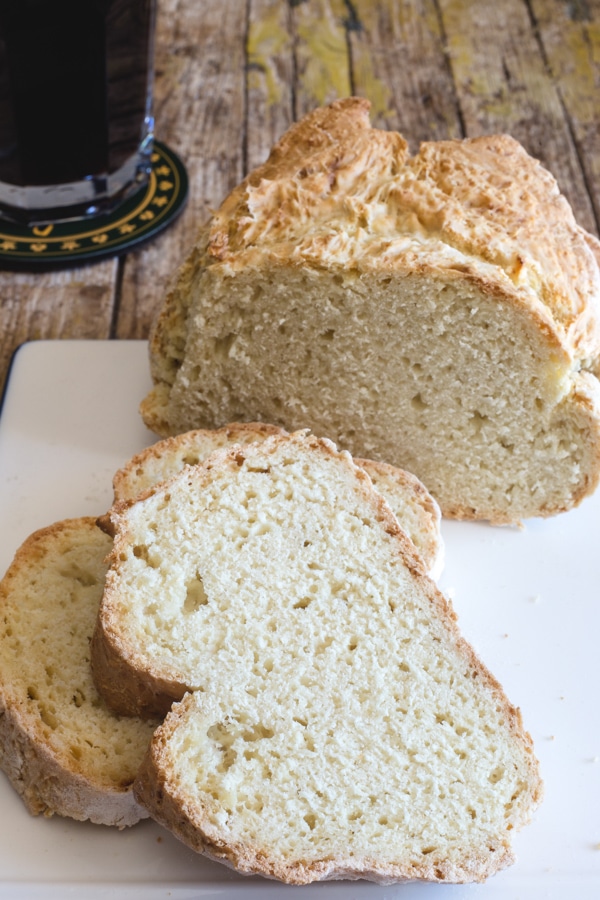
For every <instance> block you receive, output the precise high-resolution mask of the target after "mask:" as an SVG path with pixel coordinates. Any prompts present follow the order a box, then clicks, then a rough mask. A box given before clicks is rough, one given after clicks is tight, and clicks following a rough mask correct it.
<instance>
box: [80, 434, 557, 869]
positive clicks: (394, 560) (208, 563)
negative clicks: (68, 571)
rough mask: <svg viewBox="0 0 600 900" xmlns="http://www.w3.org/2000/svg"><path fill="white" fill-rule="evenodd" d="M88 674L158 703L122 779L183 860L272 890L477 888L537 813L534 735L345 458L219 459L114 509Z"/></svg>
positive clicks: (507, 857) (232, 453)
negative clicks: (330, 881) (129, 776)
mask: <svg viewBox="0 0 600 900" xmlns="http://www.w3.org/2000/svg"><path fill="white" fill-rule="evenodd" d="M111 516H112V521H113V524H114V528H115V532H116V533H115V539H114V548H113V552H112V556H111V564H110V571H109V573H108V575H107V580H106V589H105V593H104V598H103V601H102V607H101V613H100V617H99V623H98V627H97V629H96V631H95V635H94V640H93V652H92V657H93V665H94V670H95V675H96V679H97V682H98V685H99V687H100V689H101V690H102V692H103V693H105V694H106V696H107V698H108V699H109V701H110V702H111V703H113V704H115V705H116V707H118V708H120V709H122V711H124V712H133V711H134V710H136V709H137V710H139V711H140V712H145V711H148V710H163V709H165V708H166V707H167V706H168V705H169V702H170V699H171V698H172V697H177V696H179V697H182V696H183V695H184V692H185V691H191V692H192V693H191V694H190V695H188V696H185V697H184V699H183V701H182V703H181V704H180V705H177V706H176V707H174V709H173V711H172V712H171V713H170V714H169V715H168V716H167V719H166V721H165V724H164V726H162V727H161V728H160V729H159V730H158V731H157V734H156V736H155V738H154V740H153V743H152V747H151V753H150V754H149V756H148V757H147V759H146V762H145V764H144V765H143V766H142V768H141V769H140V774H139V776H138V779H137V780H136V785H135V791H136V796H138V798H139V799H140V801H141V802H142V803H144V804H145V805H146V806H147V807H148V809H149V811H150V813H151V815H152V816H153V817H155V818H156V819H157V820H158V821H159V822H161V823H162V824H164V825H165V826H166V827H168V828H170V829H171V830H172V831H173V832H174V833H175V834H176V835H177V836H178V837H180V838H181V839H182V840H183V841H185V842H186V843H187V844H189V845H190V846H191V847H193V848H194V849H196V850H199V851H202V852H204V853H207V854H208V855H210V856H212V857H214V858H215V859H218V860H221V861H223V862H226V863H228V864H231V865H233V866H234V867H235V868H236V869H238V870H239V871H241V872H246V873H251V872H252V873H260V874H263V875H266V876H269V877H274V878H278V879H280V880H282V881H285V882H291V883H306V882H310V881H314V880H318V879H326V878H369V879H373V880H377V881H396V880H405V879H425V880H432V881H463V880H466V881H469V880H482V879H484V878H486V877H487V876H488V875H490V874H492V873H493V872H495V871H497V870H498V869H499V868H501V867H503V866H505V865H507V864H508V863H509V862H511V860H512V851H511V849H510V843H509V841H510V836H511V833H512V831H513V829H515V828H518V827H519V826H521V825H523V824H524V823H525V822H526V821H527V820H528V819H529V817H530V815H531V813H532V810H533V809H534V807H535V805H536V804H537V802H538V800H539V799H540V795H541V784H540V779H539V774H538V770H537V764H536V761H535V758H534V756H533V753H532V745H531V740H530V738H529V736H528V735H527V734H526V732H525V731H524V730H523V727H522V723H521V718H520V714H519V712H518V710H517V709H515V708H514V707H513V706H511V705H510V703H509V702H508V700H507V699H506V697H505V695H504V694H503V692H502V689H501V688H500V685H499V684H498V683H497V682H496V681H495V680H494V678H493V677H492V676H491V675H490V673H489V672H488V671H487V670H486V669H485V668H484V666H483V665H482V664H481V662H479V661H478V660H477V658H476V657H475V655H474V653H473V650H472V649H471V648H470V646H468V645H467V643H466V642H465V641H464V640H463V639H462V638H461V636H460V634H459V632H458V629H457V626H456V624H455V617H454V615H453V613H452V611H451V609H450V607H449V605H448V603H447V601H446V600H445V598H444V597H443V596H442V594H441V593H440V592H439V591H438V590H437V588H436V587H435V585H434V583H433V582H432V581H431V580H430V579H429V578H428V577H427V576H426V575H424V574H423V569H422V564H421V562H420V559H419V557H418V556H417V554H416V551H415V549H414V547H413V546H412V544H411V542H410V541H409V540H408V538H407V537H406V535H405V534H404V532H403V531H402V530H401V529H400V528H399V526H398V524H397V521H396V519H395V517H394V516H393V515H392V514H391V512H390V510H389V507H388V506H387V504H386V503H385V501H384V500H383V499H382V498H381V497H380V496H378V494H377V493H376V491H375V490H374V489H373V486H372V484H371V482H370V480H369V478H368V477H367V476H366V474H365V473H364V472H363V470H362V469H360V468H359V467H357V466H355V465H354V463H353V462H352V459H351V457H350V456H349V454H347V453H338V452H337V451H336V449H335V447H334V446H333V445H332V444H331V443H330V442H329V441H324V440H319V439H317V438H315V437H311V436H306V435H303V434H295V435H291V436H280V437H273V438H268V439H267V440H265V441H264V442H262V443H260V444H259V443H255V444H250V445H248V446H246V447H234V448H231V449H230V450H229V451H226V450H223V451H220V452H218V453H216V454H214V455H213V456H212V457H210V459H209V460H208V461H207V462H206V463H205V464H204V465H200V466H196V467H193V468H192V467H190V468H187V469H185V470H184V471H183V472H182V473H180V474H179V475H177V476H175V477H174V478H172V479H171V480H170V481H169V482H167V483H165V484H162V485H160V486H158V487H157V488H156V489H155V491H154V492H153V493H150V494H147V495H146V496H145V497H144V498H143V499H141V500H139V501H138V502H135V503H133V504H131V505H120V506H119V505H117V507H116V508H114V509H113V511H112V513H111Z"/></svg>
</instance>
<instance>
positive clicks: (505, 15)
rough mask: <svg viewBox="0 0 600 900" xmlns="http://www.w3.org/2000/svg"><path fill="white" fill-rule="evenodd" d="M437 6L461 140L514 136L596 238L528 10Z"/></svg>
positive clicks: (504, 3) (453, 2)
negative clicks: (546, 171)
mask: <svg viewBox="0 0 600 900" xmlns="http://www.w3.org/2000/svg"><path fill="white" fill-rule="evenodd" d="M554 5H555V6H556V5H557V4H556V3H555V4H554ZM439 7H440V11H441V15H442V22H443V27H444V33H445V35H446V41H447V49H448V53H449V59H450V66H451V71H452V75H453V77H454V83H455V85H456V91H457V95H458V99H459V103H460V108H461V113H462V117H463V121H464V124H465V130H466V133H467V134H468V135H470V136H474V135H477V134H486V133H488V134H489V133H493V132H499V131H504V132H507V133H509V134H512V135H513V137H515V138H517V139H518V140H519V141H521V143H522V144H523V145H524V146H525V147H526V148H527V150H528V151H529V152H530V153H531V154H532V155H533V156H535V157H537V158H539V159H540V160H541V161H542V162H543V163H544V165H545V166H546V167H547V168H548V169H549V170H550V171H551V172H552V173H553V174H554V175H555V177H556V178H557V180H558V182H559V184H560V187H561V189H562V190H563V192H564V193H565V195H566V196H567V198H568V199H569V201H570V203H571V205H572V206H573V208H574V210H575V214H576V216H577V218H578V220H579V222H580V223H581V225H583V227H584V228H587V229H588V230H591V231H593V230H594V229H595V219H594V214H593V209H592V205H591V202H590V197H589V194H588V191H587V188H586V184H585V179H584V177H583V174H582V171H581V166H580V163H579V159H578V155H577V148H576V146H575V144H574V141H573V137H572V134H571V130H570V126H569V122H568V119H567V117H566V116H565V110H564V108H563V104H562V102H561V98H560V95H559V92H558V90H557V86H556V84H555V82H554V81H553V79H552V76H551V74H550V72H549V71H548V66H547V63H546V60H545V58H544V54H543V53H542V50H541V46H540V40H539V37H538V34H537V32H536V28H535V23H534V22H533V21H532V18H531V15H530V12H529V9H528V6H527V4H526V3H525V2H523V0H439Z"/></svg>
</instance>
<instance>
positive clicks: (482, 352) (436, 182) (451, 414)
mask: <svg viewBox="0 0 600 900" xmlns="http://www.w3.org/2000/svg"><path fill="white" fill-rule="evenodd" d="M599 247H600V245H599V244H598V241H597V240H596V239H595V238H594V237H593V236H591V235H589V234H587V233H586V232H584V231H583V230H582V229H581V228H580V227H579V226H578V225H577V223H576V222H575V219H574V217H573V213H572V211H571V209H570V207H569V206H568V204H567V202H566V200H565V198H564V197H563V196H561V194H560V192H559V189H558V187H557V184H556V182H555V180H554V178H553V177H552V176H551V175H550V174H549V173H548V172H547V171H545V170H544V169H543V168H542V166H541V165H540V164H539V163H538V162H537V161H536V160H534V159H532V158H531V157H530V156H529V155H528V154H527V153H526V152H525V150H524V149H523V147H521V145H520V144H519V143H517V141H515V140H513V139H512V138H510V137H508V136H507V135H495V136H487V137H479V138H475V139H469V140H463V141H442V142H435V143H424V144H422V145H421V148H420V150H419V152H418V153H417V154H416V155H413V156H411V155H410V154H409V152H408V149H407V143H406V141H405V140H404V138H403V137H402V136H401V135H399V134H397V133H394V132H389V131H380V130H377V129H375V128H372V127H371V126H370V124H369V114H368V103H367V101H365V100H361V99H357V98H351V99H347V100H342V101H337V102H335V103H334V104H333V105H331V106H329V107H327V108H323V109H318V110H316V111H315V112H314V113H312V114H310V115H308V116H307V117H306V118H304V119H303V120H302V121H301V122H300V123H298V124H296V125H294V126H293V127H292V128H291V129H290V130H289V131H288V132H287V133H286V134H285V135H284V136H283V138H282V139H281V140H280V141H279V143H278V144H277V145H276V146H275V147H274V149H273V151H272V153H271V155H270V157H269V159H268V160H267V162H265V163H264V164H263V165H262V166H260V167H259V168H257V169H256V170H255V171H253V172H252V173H251V174H250V175H249V176H248V177H247V178H246V179H245V180H244V181H243V183H242V184H241V185H240V186H239V187H237V188H236V189H235V190H234V191H233V192H232V194H231V195H230V196H229V197H228V198H227V199H226V200H225V201H224V203H223V204H222V206H221V208H220V209H219V210H218V211H217V212H216V213H215V215H214V217H213V219H212V221H211V222H210V223H209V225H208V227H207V228H206V229H205V230H204V231H203V233H202V235H201V236H200V238H199V240H198V242H197V245H196V246H195V247H194V249H193V251H192V253H191V255H190V257H189V259H188V260H187V261H186V263H185V264H184V265H183V267H182V269H181V271H180V273H179V275H178V277H177V279H176V281H175V284H174V287H173V289H172V290H171V291H170V293H169V294H168V296H167V298H166V301H165V305H164V308H163V309H162V311H161V312H160V315H159V317H158V319H157V321H156V323H155V326H154V330H153V334H152V338H151V345H150V354H151V371H152V376H153V379H154V382H155V386H154V388H153V390H152V391H151V393H150V394H149V395H148V397H147V398H146V399H145V400H144V401H143V403H142V415H143V417H144V419H145V421H146V424H147V425H148V426H149V427H150V428H152V429H153V430H155V431H156V432H157V433H158V434H161V435H167V434H174V433H177V432H181V431H187V430H189V429H193V428H205V427H211V428H212V427H215V426H220V425H222V424H224V423H226V422H230V421H236V420H237V421H239V420H242V421H249V420H262V421H268V422H274V423H277V424H280V425H282V426H283V427H285V428H286V429H289V430H295V429H298V428H304V427H309V428H311V429H312V430H313V432H314V433H316V434H321V435H327V436H328V437H330V438H331V439H333V440H335V441H336V442H337V443H338V445H339V446H340V447H343V448H345V449H348V450H349V451H350V452H351V453H352V454H353V455H354V456H360V457H367V458H373V459H380V460H385V461H386V462H388V463H391V464H393V465H395V466H399V467H402V468H404V469H407V470H408V471H410V472H414V473H415V474H416V475H417V476H418V477H419V478H420V479H421V480H422V481H423V483H424V484H425V485H426V487H427V488H428V490H430V491H431V493H432V494H433V495H434V496H435V497H436V499H437V500H438V502H439V503H440V505H441V508H442V513H443V514H444V515H447V516H454V517H459V518H483V519H489V520H491V521H492V522H496V523H510V522H518V521H521V520H522V519H525V518H527V517H530V516H549V515H552V514H554V513H558V512H560V511H563V510H566V509H569V508H571V507H572V506H574V505H576V504H577V503H578V502H580V501H581V499H582V498H583V497H585V496H586V495H588V494H589V493H590V492H592V491H593V490H594V489H595V487H596V485H597V483H598V477H599V472H600V387H599V383H598V377H597V376H598V374H599V371H600V362H599V360H600V269H599V264H598V260H599V259H600V252H599Z"/></svg>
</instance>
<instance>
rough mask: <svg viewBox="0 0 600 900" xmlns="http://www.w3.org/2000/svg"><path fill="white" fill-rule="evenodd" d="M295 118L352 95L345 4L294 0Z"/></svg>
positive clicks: (319, 0)
mask: <svg viewBox="0 0 600 900" xmlns="http://www.w3.org/2000/svg"><path fill="white" fill-rule="evenodd" d="M291 6H292V14H293V15H292V28H293V35H294V48H295V59H296V79H295V85H296V87H295V97H294V100H295V103H294V118H296V119H299V118H301V117H302V116H303V115H305V114H306V113H307V112H310V111H311V110H312V109H314V108H315V107H316V106H323V105H324V104H326V103H331V102H332V101H333V100H335V99H337V98H338V97H349V96H350V94H351V93H352V81H351V78H350V48H349V44H348V40H347V34H346V26H345V23H346V19H347V17H348V4H347V3H345V2H344V0H309V2H302V0H292V2H291Z"/></svg>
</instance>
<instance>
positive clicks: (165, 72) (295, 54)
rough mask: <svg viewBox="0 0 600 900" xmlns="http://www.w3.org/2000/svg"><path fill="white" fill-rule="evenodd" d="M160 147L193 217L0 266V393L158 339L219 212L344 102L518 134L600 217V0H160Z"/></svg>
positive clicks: (591, 217)
mask: <svg viewBox="0 0 600 900" xmlns="http://www.w3.org/2000/svg"><path fill="white" fill-rule="evenodd" d="M158 3H159V13H158V24H157V44H156V79H155V116H156V134H157V137H158V138H160V139H161V140H162V141H164V142H165V143H167V144H168V145H169V146H170V147H171V148H172V149H173V150H175V151H176V152H177V153H179V155H180V156H181V157H182V159H183V160H184V162H185V165H186V167H187V170H188V175H189V179H190V197H189V201H188V205H187V207H186V209H185V211H184V213H183V214H182V215H181V216H180V218H179V219H178V220H177V221H176V223H175V224H174V225H173V226H172V227H171V228H169V229H168V230H167V231H165V232H164V233H163V234H161V235H160V236H158V237H157V238H156V239H155V240H154V241H152V242H151V243H148V244H147V245H145V246H143V247H141V248H139V249H138V250H136V251H134V252H131V253H130V254H129V255H127V256H125V257H121V258H114V259H109V260H105V261H102V262H99V263H96V264H93V265H87V266H82V267H79V268H76V269H71V270H65V271H58V272H57V271H55V272H51V273H37V274H24V273H14V272H0V391H1V390H2V387H3V385H4V382H5V379H6V374H7V371H8V366H9V363H10V360H11V357H12V355H13V353H14V351H15V349H16V348H17V347H18V346H20V345H21V344H22V343H23V342H24V341H28V340H36V339H56V338H71V339H73V338H78V339H81V338H84V339H90V340H92V339H120V338H121V339H122V338H134V339H145V338H146V337H147V336H148V331H149V327H150V324H151V321H152V319H153V316H154V314H155V312H156V310H157V309H158V307H159V306H160V304H161V301H162V298H163V295H164V292H165V287H166V284H167V282H168V280H169V278H170V276H171V274H172V273H173V272H174V270H175V269H176V267H177V265H178V264H179V263H180V262H181V261H182V260H183V258H184V257H185V255H186V253H187V251H188V249H189V247H190V245H191V244H192V242H193V240H194V235H195V233H196V231H197V228H198V226H199V225H200V224H201V223H202V222H203V221H205V220H206V218H207V217H208V215H209V211H210V210H211V208H214V207H215V206H216V205H218V204H219V203H220V201H221V200H222V199H223V198H224V196H225V194H226V193H227V192H228V191H229V189H230V188H232V187H233V186H234V185H235V184H236V183H237V182H238V181H239V180H240V179H241V178H242V176H243V175H244V174H245V172H246V171H247V170H248V169H249V168H251V167H253V166H254V165H256V164H257V163H259V162H261V161H262V160H263V159H264V158H265V156H266V154H267V152H268V150H269V148H270V146H271V144H272V143H273V142H274V141H275V140H276V139H277V138H278V137H279V136H280V135H281V134H282V132H283V131H284V130H285V129H286V128H287V126H288V125H289V124H290V123H291V122H292V121H294V120H295V119H297V118H299V117H300V116H302V115H303V114H304V113H305V112H307V111H308V110H310V109H312V108H314V107H315V106H318V105H320V104H323V103H327V102H329V101H331V100H333V99H335V98H336V97H342V96H348V95H350V94H357V95H360V96H365V97H368V98H369V99H370V101H371V103H372V119H373V123H374V124H375V125H377V126H378V127H382V128H388V129H397V130H399V131H401V132H402V133H403V134H404V136H405V137H406V138H407V140H408V141H409V143H410V145H411V148H412V149H416V148H417V146H418V144H419V142H420V141H422V140H431V139H440V138H458V137H462V136H475V135H479V134H484V133H491V132H498V131H505V132H508V133H510V134H512V135H513V136H514V137H516V138H517V139H518V140H520V141H521V142H522V143H523V144H524V146H525V147H526V148H527V150H528V151H529V152H530V153H531V154H533V155H534V156H536V157H538V158H539V159H540V160H542V162H543V163H544V164H545V165H546V166H547V167H548V168H549V169H550V170H551V171H552V172H553V173H554V175H555V176H556V178H557V180H558V182H559V184H560V186H561V188H562V190H563V192H564V193H565V194H566V196H567V197H568V199H569V200H570V202H571V204H572V206H573V208H574V210H575V214H576V216H577V218H578V220H579V222H580V224H581V225H583V226H584V227H585V228H587V229H588V230H589V231H592V232H594V233H596V234H598V229H599V223H600V0H158Z"/></svg>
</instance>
